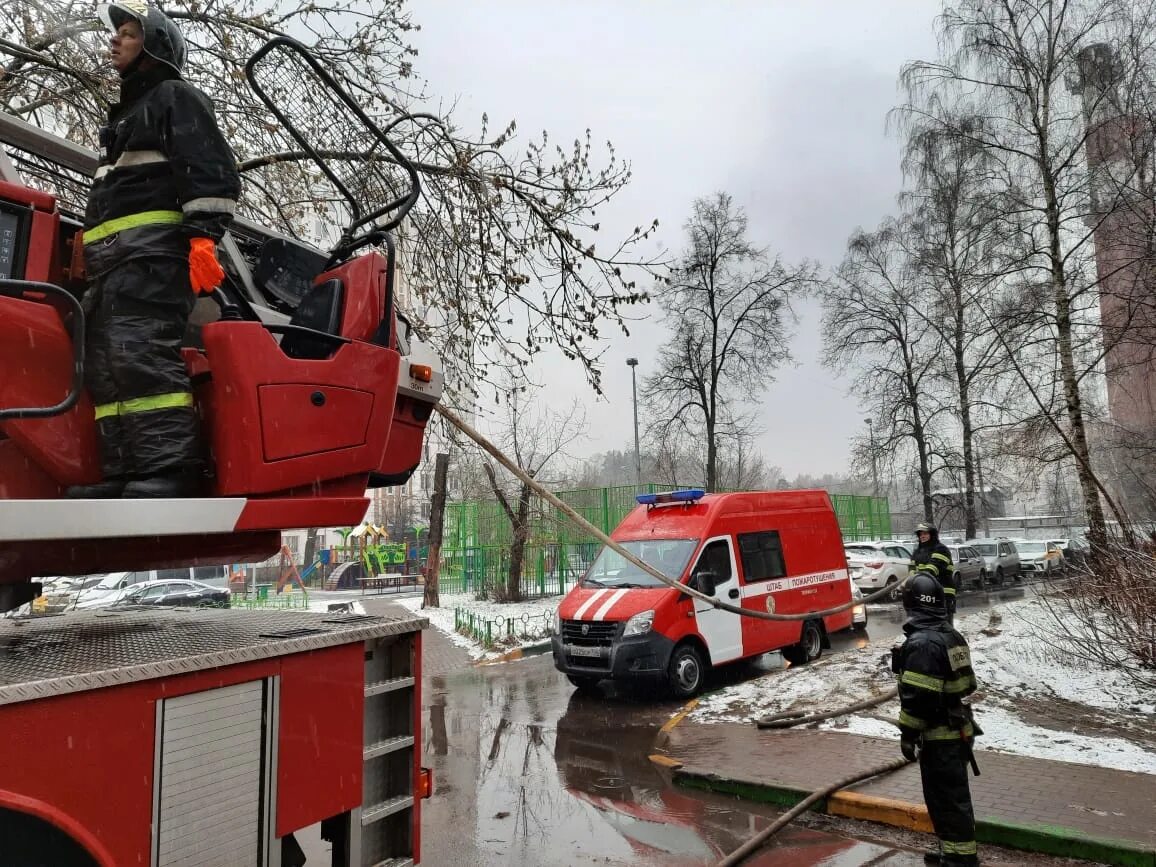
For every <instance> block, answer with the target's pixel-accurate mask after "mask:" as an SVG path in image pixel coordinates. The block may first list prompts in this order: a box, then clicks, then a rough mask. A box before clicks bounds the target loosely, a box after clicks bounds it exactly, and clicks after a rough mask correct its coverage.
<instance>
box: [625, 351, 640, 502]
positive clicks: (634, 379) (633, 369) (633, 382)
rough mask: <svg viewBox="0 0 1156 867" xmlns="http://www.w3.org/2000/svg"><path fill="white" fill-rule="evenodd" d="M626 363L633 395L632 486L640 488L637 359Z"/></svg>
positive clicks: (631, 359) (627, 360)
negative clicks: (628, 367)
mask: <svg viewBox="0 0 1156 867" xmlns="http://www.w3.org/2000/svg"><path fill="white" fill-rule="evenodd" d="M626 363H627V364H628V365H630V389H631V392H632V393H633V395H634V485H635V487H636V488H638V489H641V488H642V455H641V453H640V452H639V450H638V377H637V375H636V371H637V368H638V359H637V358H628V359H626Z"/></svg>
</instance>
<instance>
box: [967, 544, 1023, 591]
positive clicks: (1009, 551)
mask: <svg viewBox="0 0 1156 867" xmlns="http://www.w3.org/2000/svg"><path fill="white" fill-rule="evenodd" d="M967 544H968V545H969V546H971V547H972V548H974V549H975V550H976V551H978V552H979V554H980V556H981V557H983V560H984V566H985V568H986V569H987V574H988V576H990V578H991V580H992V581H994V582H995V583H996V584H1003V583H1004V582H1005V581H1007V580H1008V579H1009V578H1018V577H1019V574H1020V555H1019V552H1018V551H1017V550H1016V546H1015V543H1014V542H1013V541H1012V540H1011V539H970V540H968V542H967Z"/></svg>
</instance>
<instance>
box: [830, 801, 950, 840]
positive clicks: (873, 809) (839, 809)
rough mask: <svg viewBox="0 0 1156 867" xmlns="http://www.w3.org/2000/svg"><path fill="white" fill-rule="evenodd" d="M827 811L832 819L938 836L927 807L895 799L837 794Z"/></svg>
mask: <svg viewBox="0 0 1156 867" xmlns="http://www.w3.org/2000/svg"><path fill="white" fill-rule="evenodd" d="M827 812H828V813H830V814H831V815H832V816H845V817H846V818H848V819H864V820H866V821H868V822H880V823H882V824H884V825H894V826H895V827H898V828H906V829H907V830H908V831H922V832H924V833H925V834H934V833H935V829H934V828H932V827H931V819H930V818H928V815H927V808H926V807H923V806H920V805H918V804H909V803H908V802H906V801H896V800H894V799H893V798H880V797H877V796H875V795H863V794H860V793H859V792H847V791H842V792H836V793H835V794H833V795H831V797H829V798H828V799H827Z"/></svg>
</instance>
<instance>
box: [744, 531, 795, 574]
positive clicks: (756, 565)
mask: <svg viewBox="0 0 1156 867" xmlns="http://www.w3.org/2000/svg"><path fill="white" fill-rule="evenodd" d="M739 554H740V556H741V557H742V561H743V574H744V575H745V576H746V580H747V583H750V582H751V581H769V580H770V579H772V578H782V577H784V576H785V575H786V574H787V564H786V562H785V561H784V560H783V543H782V541H781V540H780V539H779V531H778V530H765V531H764V532H762V533H740V534H739Z"/></svg>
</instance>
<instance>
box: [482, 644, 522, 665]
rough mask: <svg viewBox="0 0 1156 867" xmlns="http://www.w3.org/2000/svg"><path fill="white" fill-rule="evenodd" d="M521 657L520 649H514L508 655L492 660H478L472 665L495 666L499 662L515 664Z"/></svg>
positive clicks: (504, 654)
mask: <svg viewBox="0 0 1156 867" xmlns="http://www.w3.org/2000/svg"><path fill="white" fill-rule="evenodd" d="M523 655H524V654H523V653H522V648H520V647H516V648H514V649H513V650H511V651H509V652H508V653H503V654H502V655H501V656H495V657H494V658H493V659H479V660H477V661H475V662H474V665H476V666H477V665H497V664H498V663H499V662H515V661H517V660H519V659H521V658H522V656H523Z"/></svg>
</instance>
